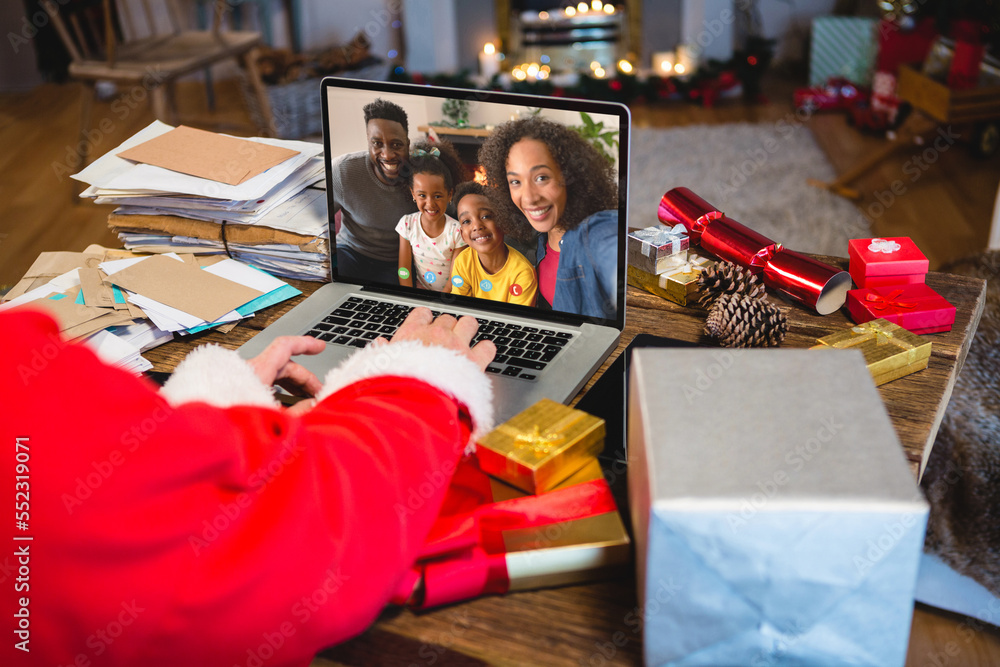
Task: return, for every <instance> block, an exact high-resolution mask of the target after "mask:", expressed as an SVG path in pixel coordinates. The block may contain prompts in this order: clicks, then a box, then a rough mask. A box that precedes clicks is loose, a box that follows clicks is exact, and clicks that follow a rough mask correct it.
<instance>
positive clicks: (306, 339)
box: [247, 336, 326, 412]
mask: <svg viewBox="0 0 1000 667" xmlns="http://www.w3.org/2000/svg"><path fill="white" fill-rule="evenodd" d="M324 349H326V343H324V342H323V341H321V340H316V339H315V338H313V337H312V336H281V337H279V338H275V339H274V341H273V342H272V343H271V344H270V345H268V346H267V347H266V348H264V351H263V352H261V353H260V354H258V355H257V356H256V357H254V358H253V359H250V360H249V361H248V362H247V363H249V364H250V366H251V367H252V368H253V370H254V373H255V374H256V375H257V377H258V378H260V381H261V382H263V383H264V384H265V385H267V386H271V385H273V384H277V385H278V386H280V387H282V388H283V389H285V390H287V391H289V392H290V393H292V394H295V395H296V396H315V395H316V392H318V391H319V390H320V389H322V388H323V383H322V382H320V381H319V378H317V377H316V376H315V375H313V374H312V372H310V371H308V370H306V369H305V368H303V367H302V366H300V365H298V364H297V363H295V362H294V361H292V357H293V356H295V355H296V354H319V353H320V352H322V351H323V350H324ZM312 404H313V401H308V402H306V401H301V402H300V403H297V404H296V405H295V406H294V407H293V408H291V410H292V411H293V412H298V411H304V410H308V409H309V408H310V407H312Z"/></svg>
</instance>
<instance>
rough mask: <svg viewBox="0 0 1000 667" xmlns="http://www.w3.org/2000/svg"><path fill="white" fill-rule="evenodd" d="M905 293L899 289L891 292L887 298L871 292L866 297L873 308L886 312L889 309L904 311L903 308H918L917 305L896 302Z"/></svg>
mask: <svg viewBox="0 0 1000 667" xmlns="http://www.w3.org/2000/svg"><path fill="white" fill-rule="evenodd" d="M902 293H903V290H901V289H897V290H893V291H892V292H890V293H889V294H888V295H887V296H882V295H881V294H875V293H874V292H869V293H868V294H866V295H865V301H868V302H870V303H871V304H872V308H874V309H875V310H886V309H887V308H893V309H897V310H898V309H903V308H916V306H917V304H916V303H910V302H904V301H896V298H897V297H899V295H901V294H902Z"/></svg>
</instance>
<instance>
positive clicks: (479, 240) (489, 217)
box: [457, 194, 503, 254]
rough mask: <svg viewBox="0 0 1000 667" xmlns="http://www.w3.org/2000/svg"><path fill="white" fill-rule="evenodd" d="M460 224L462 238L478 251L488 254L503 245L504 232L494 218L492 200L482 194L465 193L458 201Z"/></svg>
mask: <svg viewBox="0 0 1000 667" xmlns="http://www.w3.org/2000/svg"><path fill="white" fill-rule="evenodd" d="M457 208H458V211H457V213H458V224H459V228H460V229H461V231H462V240H463V241H465V243H466V244H467V245H468V246H469V247H470V248H472V249H473V250H475V251H476V252H477V253H482V254H488V253H490V252H492V251H494V250H496V249H497V248H499V247H500V246H502V245H503V232H501V231H500V230H499V229H497V226H496V223H495V222H494V220H493V207H492V206H491V205H490V200H489V199H487V198H486V197H484V196H482V195H475V194H472V195H465V196H464V197H462V199H461V200H459V202H458V207H457Z"/></svg>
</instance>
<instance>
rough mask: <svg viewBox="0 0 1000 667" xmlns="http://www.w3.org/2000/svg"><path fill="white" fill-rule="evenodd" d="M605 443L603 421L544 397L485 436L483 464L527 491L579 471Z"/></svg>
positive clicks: (540, 489)
mask: <svg viewBox="0 0 1000 667" xmlns="http://www.w3.org/2000/svg"><path fill="white" fill-rule="evenodd" d="M603 446H604V420H603V419H599V418H597V417H593V416H591V415H588V414H587V413H586V412H583V411H581V410H575V409H573V408H570V407H567V406H565V405H563V404H562V403H556V402H555V401H551V400H549V399H547V398H543V399H542V400H540V401H538V402H537V403H535V404H534V405H532V406H531V407H530V408H528V409H526V410H524V411H522V412H520V413H518V414H516V415H514V416H513V417H511V418H510V419H508V420H507V421H506V422H504V423H503V424H501V425H500V426H498V427H496V428H495V429H493V430H492V431H490V432H489V433H487V434H486V435H485V436H483V437H482V438H480V440H479V442H478V443H477V446H476V458H478V459H479V467H480V468H482V470H483V472H485V473H486V474H488V475H493V476H494V477H497V478H499V479H502V480H503V481H505V482H507V483H508V484H512V485H514V486H516V487H517V488H519V489H522V490H524V491H527V492H528V493H541V492H543V491H548V490H550V489H552V488H554V487H555V486H556V485H557V484H559V483H560V482H562V481H563V480H565V479H566V478H567V477H569V476H570V475H572V474H573V473H575V472H576V471H578V470H579V469H580V468H582V467H583V466H584V465H586V464H587V462H588V461H590V459H591V458H592V457H594V456H596V455H597V454H598V453H599V452H600V451H601V449H602V448H603Z"/></svg>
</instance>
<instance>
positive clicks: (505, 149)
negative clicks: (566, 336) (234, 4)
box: [479, 116, 618, 319]
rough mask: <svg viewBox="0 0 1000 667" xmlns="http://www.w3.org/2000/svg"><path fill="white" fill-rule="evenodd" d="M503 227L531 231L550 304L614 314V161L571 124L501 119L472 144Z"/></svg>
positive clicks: (520, 234) (523, 233)
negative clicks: (479, 145) (477, 147)
mask: <svg viewBox="0 0 1000 667" xmlns="http://www.w3.org/2000/svg"><path fill="white" fill-rule="evenodd" d="M479 161H480V163H481V164H482V165H483V167H484V168H485V170H486V180H487V185H488V186H489V187H490V188H491V189H492V190H493V191H494V193H495V195H496V197H495V199H496V203H497V207H498V208H499V209H500V211H498V213H499V215H498V217H499V219H500V221H501V225H503V226H504V227H505V229H504V231H505V232H506V233H508V234H510V235H512V236H514V237H517V238H521V239H524V240H531V238H532V237H537V244H538V253H537V257H536V268H537V271H538V286H539V293H540V294H541V296H542V297H543V298H544V299H545V301H546V302H548V304H549V305H551V307H552V308H553V309H554V310H561V311H566V312H572V313H577V314H580V315H587V316H591V317H600V318H609V319H610V318H614V317H615V316H616V312H617V303H616V301H617V276H616V273H617V255H618V185H617V179H616V178H615V171H614V167H613V166H612V165H611V164H610V163H609V162H608V161H607V160H606V159H605V158H604V157H603V156H602V155H601V154H600V153H598V152H597V150H596V149H595V148H593V147H592V146H591V145H590V144H589V143H587V141H586V140H585V139H583V138H582V137H580V135H579V134H577V133H576V132H575V131H573V130H572V129H570V128H568V127H566V126H565V125H561V124H560V123H556V122H554V121H551V120H547V119H545V118H540V117H537V116H532V117H530V118H522V119H518V120H514V121H510V122H508V123H504V124H502V125H500V126H498V127H497V128H496V130H495V131H494V132H493V133H492V134H491V135H490V136H489V137H487V139H486V141H485V142H484V143H483V146H482V148H481V149H480V151H479Z"/></svg>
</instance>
